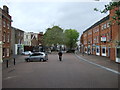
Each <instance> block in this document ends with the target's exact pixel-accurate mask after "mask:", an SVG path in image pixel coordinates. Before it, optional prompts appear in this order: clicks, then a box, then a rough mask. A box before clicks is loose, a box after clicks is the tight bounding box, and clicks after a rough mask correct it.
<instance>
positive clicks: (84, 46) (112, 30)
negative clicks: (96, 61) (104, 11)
mask: <svg viewBox="0 0 120 90" xmlns="http://www.w3.org/2000/svg"><path fill="white" fill-rule="evenodd" d="M117 9H119V8H115V9H113V10H111V11H110V14H109V15H108V16H106V17H104V18H102V19H101V20H100V21H98V22H96V23H95V24H94V25H92V26H91V27H89V28H88V29H87V30H85V31H84V32H83V34H82V36H81V38H80V41H81V45H80V46H81V52H84V53H86V54H93V55H98V56H105V57H109V58H110V59H111V60H114V61H116V62H118V61H119V60H120V45H119V43H120V25H118V24H117V23H116V21H113V19H112V17H113V15H114V12H115V10H117ZM111 21H112V22H111ZM119 62H120V61H119Z"/></svg>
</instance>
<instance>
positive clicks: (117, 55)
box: [116, 47, 120, 63]
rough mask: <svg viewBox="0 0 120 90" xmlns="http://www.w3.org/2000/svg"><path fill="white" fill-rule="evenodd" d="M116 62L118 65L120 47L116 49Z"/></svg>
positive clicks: (119, 61)
mask: <svg viewBox="0 0 120 90" xmlns="http://www.w3.org/2000/svg"><path fill="white" fill-rule="evenodd" d="M116 62H118V63H120V47H118V48H116Z"/></svg>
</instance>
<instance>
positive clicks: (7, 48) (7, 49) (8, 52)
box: [7, 48, 9, 57]
mask: <svg viewBox="0 0 120 90" xmlns="http://www.w3.org/2000/svg"><path fill="white" fill-rule="evenodd" d="M7 57H9V48H7Z"/></svg>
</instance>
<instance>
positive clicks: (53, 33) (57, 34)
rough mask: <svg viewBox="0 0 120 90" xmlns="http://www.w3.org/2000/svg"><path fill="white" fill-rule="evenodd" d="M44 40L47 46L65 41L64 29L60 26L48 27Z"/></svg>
mask: <svg viewBox="0 0 120 90" xmlns="http://www.w3.org/2000/svg"><path fill="white" fill-rule="evenodd" d="M43 42H44V45H45V46H52V45H54V46H56V45H57V44H62V43H63V29H62V28H60V27H59V26H53V27H52V28H48V29H47V30H46V32H45V34H44V37H43Z"/></svg>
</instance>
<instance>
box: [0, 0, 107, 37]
mask: <svg viewBox="0 0 120 90" xmlns="http://www.w3.org/2000/svg"><path fill="white" fill-rule="evenodd" d="M107 3H108V0H106V1H105V0H104V1H97V0H96V1H92V0H89V1H88V0H86V1H85V0H84V1H80V0H74V1H72V0H68V1H65V0H58V1H54V0H51V1H42V0H21V1H20V0H3V1H2V2H0V7H1V8H3V5H7V6H8V8H9V14H10V15H11V16H12V20H13V22H12V26H13V27H15V28H19V29H21V30H23V31H25V32H35V33H38V32H45V31H46V29H47V28H50V27H52V26H53V25H58V26H60V27H61V28H63V29H64V30H65V29H76V30H77V31H78V32H79V33H80V35H81V34H82V33H83V31H85V30H86V29H87V28H89V27H90V26H91V25H93V24H94V23H96V22H97V21H99V20H100V19H102V18H103V17H105V16H107V15H108V13H107V14H101V13H100V12H96V11H94V8H96V7H97V8H98V9H100V10H102V9H103V8H104V5H105V4H107Z"/></svg>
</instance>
